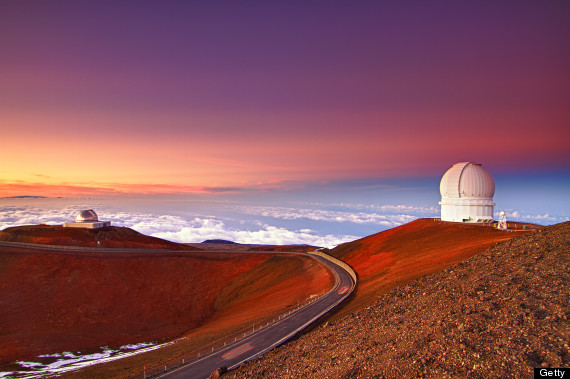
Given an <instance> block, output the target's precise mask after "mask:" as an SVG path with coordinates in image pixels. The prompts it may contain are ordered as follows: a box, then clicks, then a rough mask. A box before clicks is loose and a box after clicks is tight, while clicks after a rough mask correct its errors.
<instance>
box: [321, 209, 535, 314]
mask: <svg viewBox="0 0 570 379" xmlns="http://www.w3.org/2000/svg"><path fill="white" fill-rule="evenodd" d="M521 226H524V227H525V228H535V227H536V225H528V224H524V225H523V224H520V223H519V224H517V227H518V228H519V229H518V230H514V227H515V224H510V225H509V228H511V231H501V230H497V229H495V228H492V227H490V226H487V225H481V224H461V223H452V222H441V221H439V220H437V219H436V220H434V219H419V220H415V221H412V222H410V223H408V224H405V225H402V226H399V227H396V228H393V229H390V230H386V231H384V232H381V233H377V234H374V235H371V236H368V237H364V238H362V239H359V240H356V241H353V242H348V243H345V244H342V245H340V246H338V247H336V248H334V249H332V250H330V251H328V253H329V254H331V255H332V256H334V257H336V258H339V259H341V260H343V261H344V262H346V263H348V264H349V265H350V266H351V267H352V268H353V269H354V270H355V271H356V274H357V275H358V286H357V287H356V291H355V293H354V296H353V298H352V299H351V301H350V303H349V304H348V305H346V307H344V309H343V310H342V311H341V312H340V313H339V314H340V315H344V314H346V313H347V312H351V311H354V310H356V309H360V308H362V307H365V306H368V304H370V303H372V302H374V299H375V298H376V296H378V295H379V294H383V293H386V292H388V291H390V290H391V289H392V288H394V287H396V286H398V285H402V284H405V283H409V282H410V281H412V280H414V279H417V278H419V277H421V276H423V275H426V274H430V273H433V272H436V271H440V270H443V269H444V268H446V267H449V266H451V265H453V264H456V263H458V262H462V261H464V260H466V259H468V258H470V257H472V256H473V255H475V254H477V253H478V252H481V251H483V250H485V249H486V248H488V247H490V246H492V245H494V244H496V243H497V242H501V241H506V240H509V239H511V238H513V237H516V236H517V235H519V234H524V233H526V232H525V230H529V229H521Z"/></svg>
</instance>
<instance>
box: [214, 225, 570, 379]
mask: <svg viewBox="0 0 570 379" xmlns="http://www.w3.org/2000/svg"><path fill="white" fill-rule="evenodd" d="M569 268H570V222H566V223H562V224H557V225H553V226H550V227H545V228H542V229H538V230H535V231H532V232H528V233H526V234H524V235H521V236H520V237H517V238H514V239H512V240H510V241H508V242H504V243H499V244H497V245H495V246H494V247H492V248H490V249H488V250H486V251H485V252H483V253H481V254H478V255H476V256H474V257H473V258H471V259H469V260H467V261H465V262H462V263H460V264H457V265H455V266H453V267H450V268H448V269H446V270H444V271H441V272H438V273H435V274H432V275H427V276H424V277H423V278H421V279H420V280H418V281H415V282H413V283H411V284H409V285H406V286H404V287H399V288H395V289H394V290H393V291H391V292H390V293H387V294H385V295H382V296H379V297H378V298H377V300H376V302H375V303H373V304H370V305H369V306H368V307H367V308H364V309H361V310H359V311H356V312H353V313H351V314H349V315H347V316H346V317H344V318H343V319H341V320H339V321H338V322H335V323H334V324H331V323H328V322H325V323H324V324H322V325H320V326H318V327H316V328H315V329H313V330H312V331H311V332H308V333H306V334H304V335H302V336H300V337H299V338H297V339H295V340H294V341H291V342H289V343H287V344H286V345H283V346H281V347H279V348H277V349H275V350H273V351H271V352H269V353H268V354H266V355H265V356H263V357H261V358H260V359H258V360H256V361H253V362H249V363H246V364H244V365H243V366H242V367H240V368H239V369H237V370H234V371H232V372H230V373H228V374H224V376H223V377H224V378H306V377H308V378H313V377H315V378H317V377H318V378H384V377H386V378H402V377H408V378H409V377H429V378H445V377H469V378H509V377H514V378H518V377H532V375H533V367H569V366H570V347H569V344H570V325H569V321H568V318H570V308H569V307H568V304H570V291H569V290H568V282H569V277H570V274H569V272H568V271H569Z"/></svg>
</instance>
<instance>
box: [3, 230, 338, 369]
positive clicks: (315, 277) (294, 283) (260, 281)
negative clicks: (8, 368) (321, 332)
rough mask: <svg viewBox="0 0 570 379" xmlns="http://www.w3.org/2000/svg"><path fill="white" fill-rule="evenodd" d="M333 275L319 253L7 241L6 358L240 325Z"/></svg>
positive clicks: (315, 289) (321, 286) (318, 288)
mask: <svg viewBox="0 0 570 379" xmlns="http://www.w3.org/2000/svg"><path fill="white" fill-rule="evenodd" d="M115 229H117V228H115ZM74 231H75V230H74ZM11 235H12V236H13V235H14V234H11ZM74 237H75V236H74ZM19 238H20V237H19ZM22 238H23V237H22ZM57 238H59V237H57ZM57 238H55V237H54V238H52V239H50V240H49V243H54V241H58V243H62V242H61V241H69V240H68V239H63V240H58V239H57ZM30 240H33V241H34V242H38V241H39V240H40V237H39V236H37V235H36V236H35V237H34V238H31V239H30V238H28V239H27V241H30ZM73 241H75V242H76V241H77V239H74V240H73ZM107 241H109V240H108V239H107ZM131 242H132V241H131ZM131 242H129V246H133V245H139V243H141V244H142V242H140V240H135V241H134V242H136V243H134V244H131ZM153 246H155V245H153ZM163 246H164V245H163ZM333 282H334V278H333V277H332V275H331V274H330V272H329V271H328V270H327V269H325V268H324V267H323V266H321V265H320V264H318V263H317V262H316V261H314V260H312V259H311V258H308V257H300V256H290V255H282V254H263V253H250V254H235V253H227V254H224V253H214V252H176V251H172V252H165V251H160V252H149V253H143V252H99V251H96V250H91V251H86V252H74V251H57V250H43V249H42V250H37V249H33V248H22V247H0V309H2V312H0V364H8V363H10V362H13V361H15V360H22V359H24V360H25V359H32V358H35V357H36V356H37V355H40V354H47V353H57V352H63V351H81V352H89V351H99V347H101V346H110V347H118V346H121V345H123V344H129V343H137V342H143V341H165V340H170V339H173V338H175V337H179V336H183V335H188V336H191V335H200V333H202V336H203V335H204V334H205V333H206V334H207V333H211V331H212V330H216V333H217V331H220V330H228V331H230V332H235V329H236V328H239V327H244V325H251V322H252V321H255V320H257V319H259V318H263V317H269V316H272V315H273V314H276V313H278V312H281V311H283V310H284V309H287V307H289V306H291V305H293V304H296V303H297V301H299V299H302V298H305V297H307V296H309V295H311V294H314V293H321V292H324V291H326V290H328V289H329V288H330V287H331V286H332V283H333ZM299 283H301V285H299ZM204 328H205V329H204ZM212 328H214V329H212ZM200 330H202V332H200ZM220 337H222V336H221V335H219V334H216V338H220ZM146 363H147V364H149V363H150V362H149V361H148V360H147V361H146ZM147 367H148V366H147ZM123 372H124V371H123Z"/></svg>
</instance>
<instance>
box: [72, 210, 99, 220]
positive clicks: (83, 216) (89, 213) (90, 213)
mask: <svg viewBox="0 0 570 379" xmlns="http://www.w3.org/2000/svg"><path fill="white" fill-rule="evenodd" d="M98 220H99V218H98V217H97V213H95V211H94V210H93V209H86V210H83V211H80V212H78V213H77V215H75V222H94V221H98Z"/></svg>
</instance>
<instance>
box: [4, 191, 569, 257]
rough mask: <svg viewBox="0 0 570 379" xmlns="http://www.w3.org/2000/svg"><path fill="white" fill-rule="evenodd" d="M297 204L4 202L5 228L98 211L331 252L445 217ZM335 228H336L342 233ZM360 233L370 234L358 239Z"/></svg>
mask: <svg viewBox="0 0 570 379" xmlns="http://www.w3.org/2000/svg"><path fill="white" fill-rule="evenodd" d="M296 205H299V206H302V207H300V208H294V207H284V206H237V207H235V206H234V207H230V208H231V209H229V211H228V208H225V210H222V211H220V210H219V209H213V208H212V209H211V211H212V212H214V213H212V214H216V215H217V216H211V217H210V216H204V214H209V212H204V211H202V213H201V214H200V215H197V214H196V213H194V214H192V213H191V211H189V212H187V213H185V214H177V215H171V214H159V212H160V211H153V212H152V213H150V212H145V211H142V212H136V211H129V212H124V211H116V207H117V206H116V205H115V207H113V206H112V205H109V204H108V203H105V201H100V202H99V201H97V202H93V201H89V205H87V204H86V203H75V202H74V203H70V202H69V201H64V200H51V202H50V201H47V200H46V201H42V200H34V201H25V202H24V201H22V200H13V201H8V200H4V201H0V230H2V229H4V228H7V227H11V226H20V225H37V224H48V225H55V224H62V223H64V222H66V221H71V220H73V217H74V215H75V213H76V212H77V211H78V210H80V209H89V208H93V209H95V210H96V211H97V213H98V214H99V218H100V219H101V220H105V221H111V222H112V223H113V225H115V226H126V227H129V228H132V229H134V230H136V231H138V232H140V233H143V234H146V235H150V236H154V237H159V238H163V239H167V240H170V241H174V242H182V243H197V242H202V241H204V240H207V239H225V240H230V241H234V242H238V243H245V244H270V245H287V244H309V245H315V246H324V247H329V248H331V247H334V246H337V245H339V244H341V243H344V242H349V241H354V240H356V239H358V238H361V237H363V236H364V235H366V234H372V233H375V232H379V231H382V230H385V229H389V228H393V227H396V226H399V225H402V224H405V223H408V222H411V221H413V220H415V219H417V218H418V217H438V216H439V208H436V207H418V206H410V205H369V204H368V205H367V204H350V203H335V204H319V203H311V204H309V203H304V204H299V203H297V204H296ZM327 208H329V209H327ZM330 208H333V209H330ZM137 209H144V208H143V207H140V208H137ZM338 209H341V210H338ZM226 211H227V212H226ZM215 212H217V213H215ZM506 213H507V218H508V219H509V220H511V221H517V220H518V221H525V222H533V223H538V224H553V223H556V222H562V221H568V217H555V216H552V215H550V214H548V213H545V214H538V215H530V214H527V213H526V212H522V211H519V210H513V209H509V210H506ZM496 219H498V213H497V215H496ZM304 220H306V221H304ZM315 229H316V230H315ZM330 230H336V233H331V232H330ZM343 230H345V232H343ZM360 230H361V231H363V233H364V235H355V234H357V233H358V232H359V231H360Z"/></svg>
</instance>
